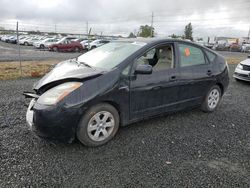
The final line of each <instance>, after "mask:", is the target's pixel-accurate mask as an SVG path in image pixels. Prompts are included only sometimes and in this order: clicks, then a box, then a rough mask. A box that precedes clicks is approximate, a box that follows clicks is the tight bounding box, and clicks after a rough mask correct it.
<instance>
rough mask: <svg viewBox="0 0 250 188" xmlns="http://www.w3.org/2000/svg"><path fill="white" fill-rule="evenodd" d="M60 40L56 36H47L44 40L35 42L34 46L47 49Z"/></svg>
mask: <svg viewBox="0 0 250 188" xmlns="http://www.w3.org/2000/svg"><path fill="white" fill-rule="evenodd" d="M57 41H58V39H55V38H46V39H44V40H40V41H38V42H35V43H34V44H33V46H34V47H35V48H40V49H45V48H48V46H49V45H51V44H54V43H56V42H57Z"/></svg>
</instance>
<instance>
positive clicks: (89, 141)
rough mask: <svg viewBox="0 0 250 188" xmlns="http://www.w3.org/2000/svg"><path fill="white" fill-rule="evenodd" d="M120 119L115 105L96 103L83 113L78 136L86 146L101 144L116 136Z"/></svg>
mask: <svg viewBox="0 0 250 188" xmlns="http://www.w3.org/2000/svg"><path fill="white" fill-rule="evenodd" d="M105 116H106V121H105V119H104V118H105ZM119 119H120V118H119V114H118V112H117V110H116V109H115V108H114V107H113V106H111V105H109V104H107V103H101V104H98V105H95V106H93V107H91V108H90V109H89V110H87V112H86V113H85V115H83V117H82V119H81V120H80V122H79V124H78V127H77V130H76V136H77V138H78V140H79V141H80V142H81V143H82V144H84V145H85V146H89V147H97V146H101V145H103V144H105V143H107V142H108V141H109V140H111V139H112V138H113V137H114V136H115V134H116V132H117V130H118V128H119V123H120V122H119ZM98 122H100V123H98ZM106 126H107V127H106ZM104 130H105V131H104ZM104 133H105V134H106V136H105V134H104Z"/></svg>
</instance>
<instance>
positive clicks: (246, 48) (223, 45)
mask: <svg viewBox="0 0 250 188" xmlns="http://www.w3.org/2000/svg"><path fill="white" fill-rule="evenodd" d="M196 43H198V44H200V45H202V46H205V47H207V48H210V49H213V50H218V51H230V52H244V53H245V52H250V43H247V42H243V43H239V42H232V43H229V42H228V41H227V40H219V41H217V42H216V43H211V44H209V43H206V42H204V41H203V40H201V41H196Z"/></svg>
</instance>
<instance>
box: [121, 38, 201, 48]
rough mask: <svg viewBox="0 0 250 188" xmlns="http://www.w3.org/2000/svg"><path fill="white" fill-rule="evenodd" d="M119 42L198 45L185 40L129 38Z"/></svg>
mask: <svg viewBox="0 0 250 188" xmlns="http://www.w3.org/2000/svg"><path fill="white" fill-rule="evenodd" d="M117 41H122V42H144V43H147V44H149V43H161V42H185V43H190V44H195V45H197V43H194V42H191V41H188V40H183V39H173V38H141V37H138V38H127V39H125V38H124V39H118V40H117ZM198 46H200V45H199V44H198Z"/></svg>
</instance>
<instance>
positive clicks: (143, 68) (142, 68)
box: [135, 65, 153, 74]
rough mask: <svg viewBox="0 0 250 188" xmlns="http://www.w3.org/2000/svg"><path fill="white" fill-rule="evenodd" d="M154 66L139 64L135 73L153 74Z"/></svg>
mask: <svg viewBox="0 0 250 188" xmlns="http://www.w3.org/2000/svg"><path fill="white" fill-rule="evenodd" d="M152 72H153V68H152V66H151V65H138V66H137V67H136V69H135V74H152Z"/></svg>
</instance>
